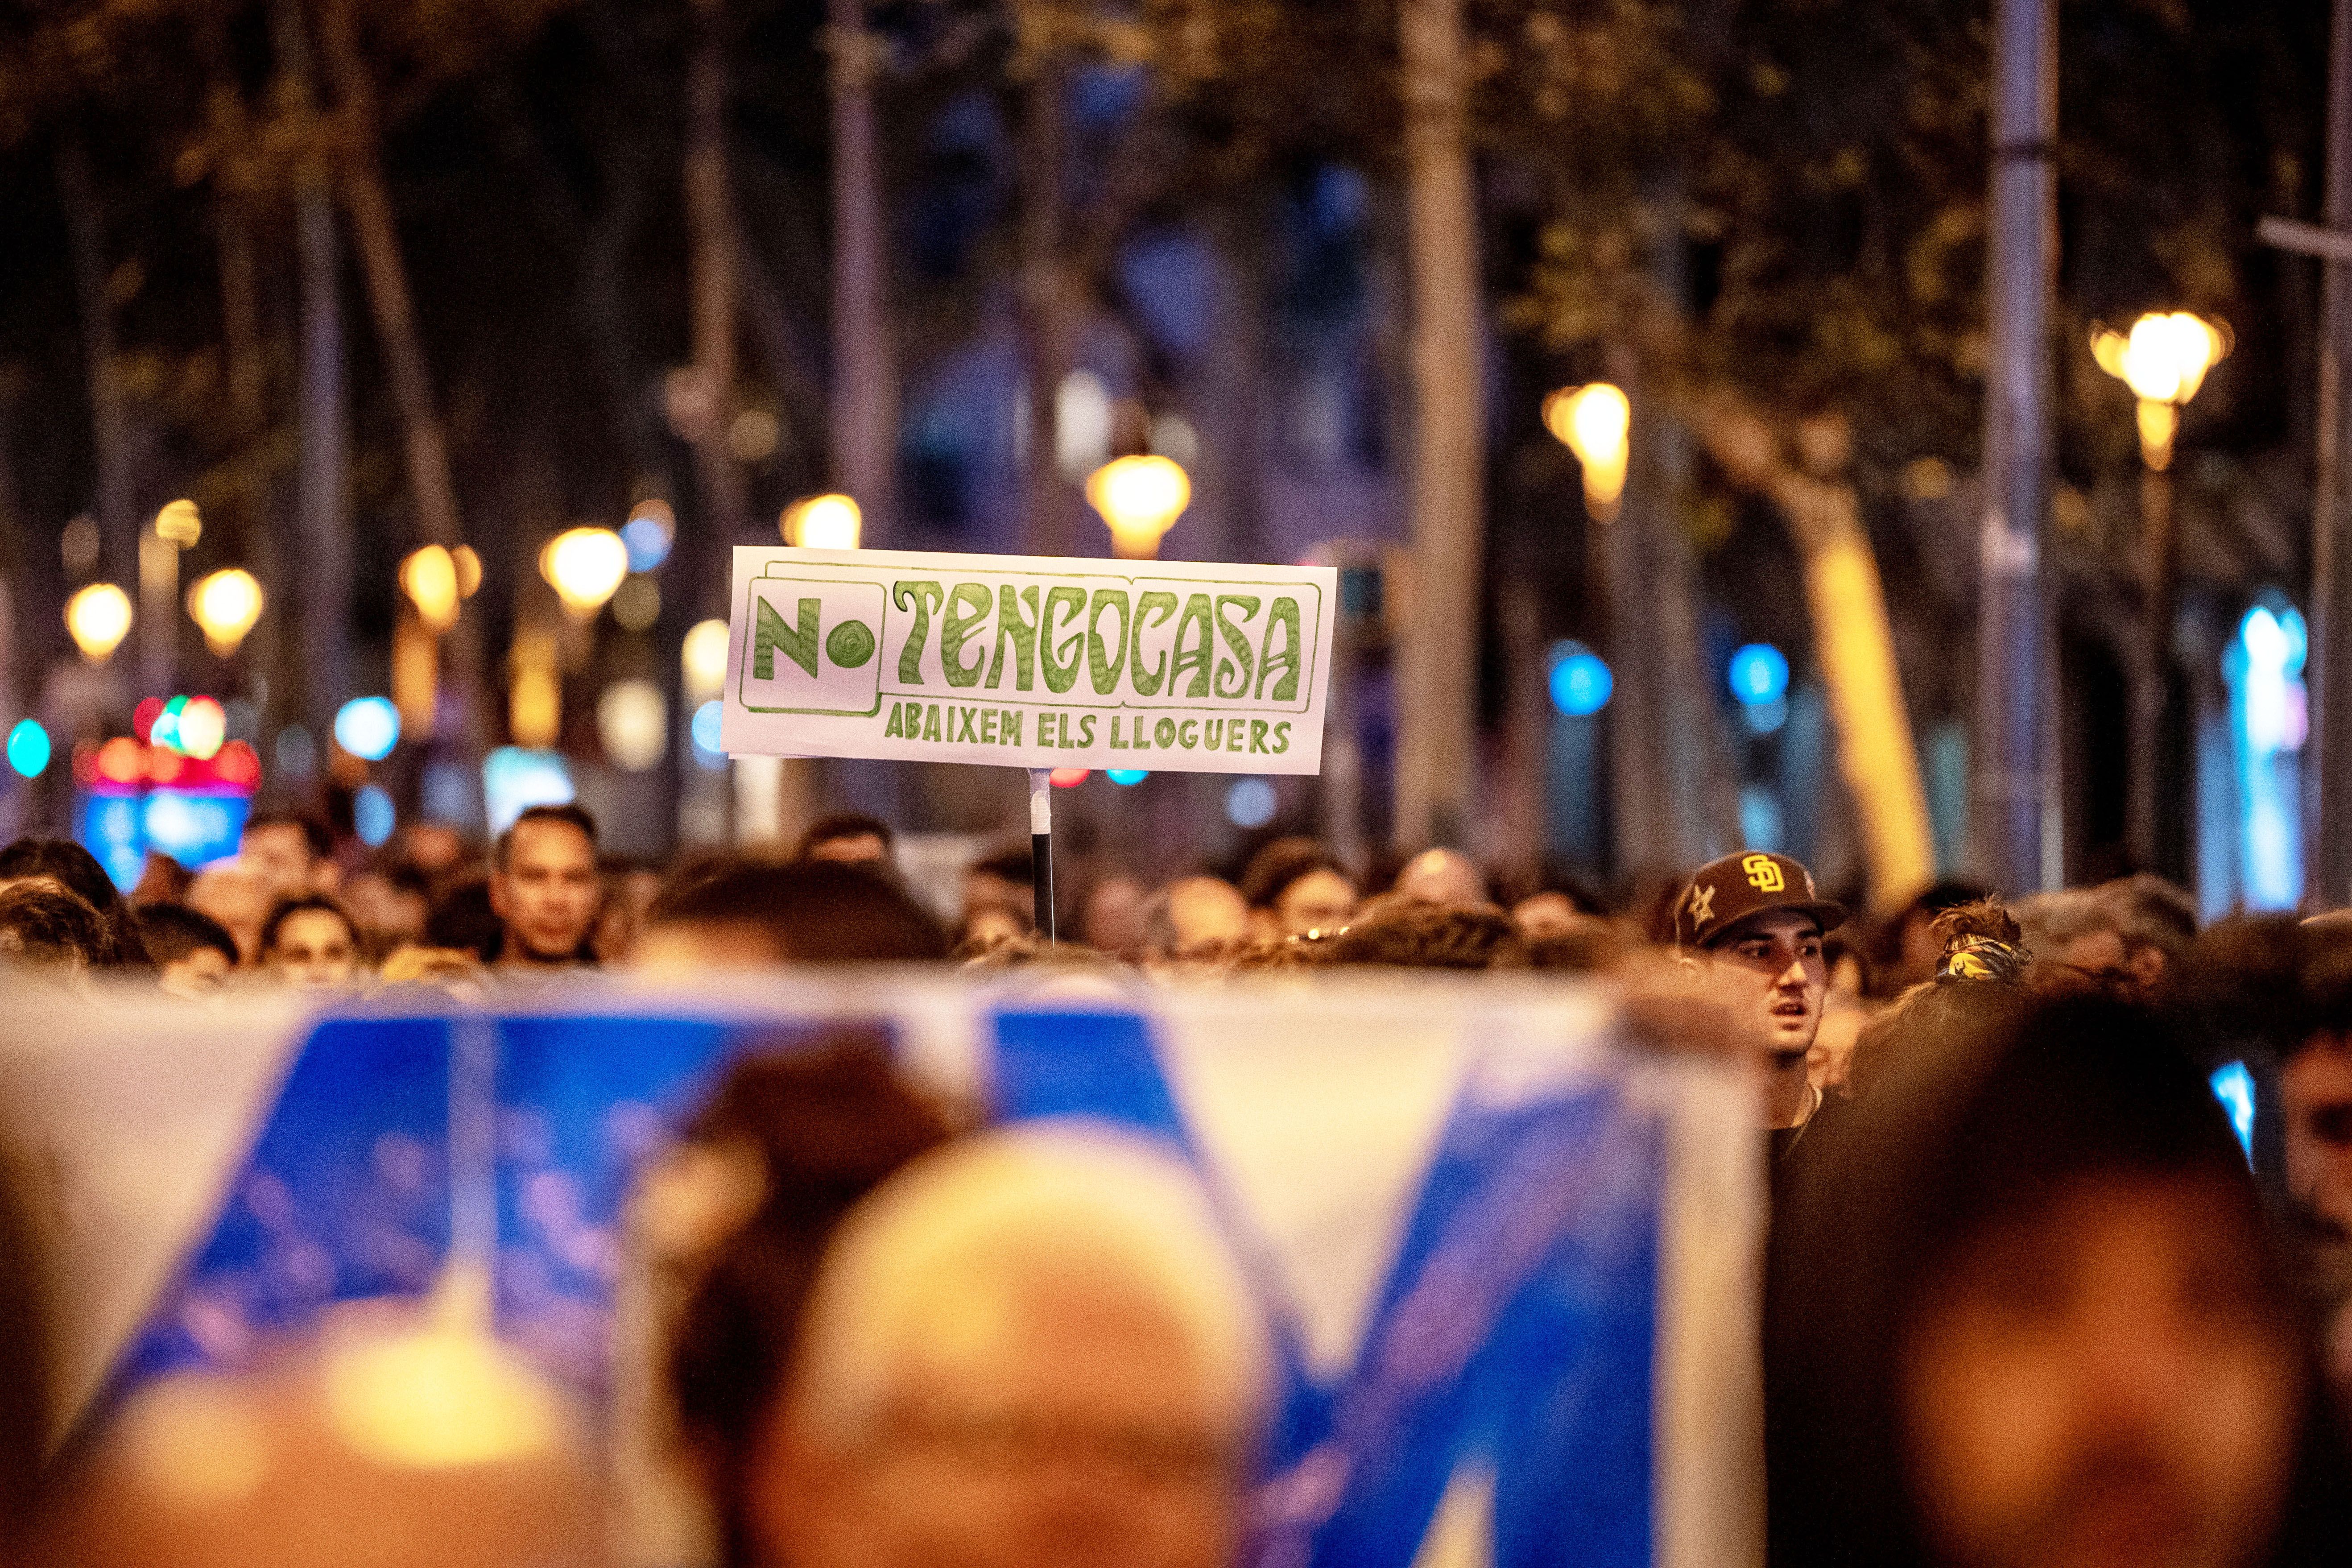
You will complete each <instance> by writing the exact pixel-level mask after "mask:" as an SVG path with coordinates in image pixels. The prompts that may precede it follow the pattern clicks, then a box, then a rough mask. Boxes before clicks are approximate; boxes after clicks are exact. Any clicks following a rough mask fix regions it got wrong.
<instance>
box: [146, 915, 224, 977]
mask: <svg viewBox="0 0 2352 1568" xmlns="http://www.w3.org/2000/svg"><path fill="white" fill-rule="evenodd" d="M137 920H138V922H139V934H140V936H141V938H142V940H143V941H144V942H146V943H147V955H148V956H149V957H150V958H152V959H153V960H154V961H155V962H156V963H178V962H180V960H182V959H184V958H185V957H187V956H188V955H189V954H190V953H192V952H196V951H197V950H198V949H200V948H206V947H209V948H212V949H214V950H215V952H219V953H220V954H221V955H222V956H223V957H225V958H226V959H227V960H228V966H229V967H230V968H231V969H235V968H236V966H237V963H238V956H237V951H236V938H235V937H233V936H231V935H229V933H228V928H227V927H226V926H225V925H223V924H221V923H220V921H216V920H215V919H213V918H212V916H210V915H208V914H205V912H204V911H202V910H192V909H190V908H188V906H187V905H185V904H149V905H148V906H147V907H146V908H144V909H142V910H139V911H138V915H137Z"/></svg>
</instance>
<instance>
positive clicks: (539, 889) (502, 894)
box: [490, 822, 602, 963]
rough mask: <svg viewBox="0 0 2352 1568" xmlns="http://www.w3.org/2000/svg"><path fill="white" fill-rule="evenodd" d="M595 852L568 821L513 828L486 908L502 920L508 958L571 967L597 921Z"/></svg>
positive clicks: (492, 883)
mask: <svg viewBox="0 0 2352 1568" xmlns="http://www.w3.org/2000/svg"><path fill="white" fill-rule="evenodd" d="M601 890H602V889H601V888H600V887H599V884H598V880H597V877H596V848H595V846H594V845H593V844H591V843H589V842H588V836H587V835H586V834H584V833H583V832H581V831H580V829H578V828H577V827H574V826H572V824H570V823H568V822H524V823H519V824H517V825H516V827H515V832H514V838H513V840H512V841H511V842H510V843H509V844H508V846H507V863H506V866H505V868H504V869H502V870H499V871H494V872H492V873H491V875H490V909H491V910H492V911H493V912H495V913H496V914H497V915H498V917H499V920H500V921H503V922H505V925H506V931H507V946H508V952H509V956H510V957H513V958H517V959H520V960H522V961H524V962H527V963H571V962H572V956H573V955H574V954H575V953H577V952H579V951H580V943H581V942H582V941H583V939H584V938H585V937H586V936H587V934H588V927H589V925H590V924H591V922H593V921H594V920H595V918H596V906H597V903H598V901H599V896H600V893H601Z"/></svg>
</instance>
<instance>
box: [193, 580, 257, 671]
mask: <svg viewBox="0 0 2352 1568" xmlns="http://www.w3.org/2000/svg"><path fill="white" fill-rule="evenodd" d="M261 605H262V595H261V584H259V583H258V582H256V581H255V580H254V575H253V574H252V573H250V572H247V570H245V569H244V568H243V567H241V566H230V567H226V568H225V569H223V570H221V571H218V572H215V573H212V574H209V575H206V576H203V577H199V578H197V579H196V580H195V581H194V583H192V584H189V585H188V615H189V616H190V618H192V619H193V620H194V622H195V623H196V625H197V626H202V627H203V628H204V633H205V647H209V648H211V649H212V650H213V652H214V653H215V654H216V655H218V656H219V657H220V658H228V657H229V656H230V655H231V654H233V653H235V652H236V649H237V645H238V644H239V643H242V642H243V641H245V636H246V634H247V632H249V631H251V630H253V627H254V623H256V622H257V621H258V620H260V619H261Z"/></svg>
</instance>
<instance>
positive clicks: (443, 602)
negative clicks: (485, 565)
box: [400, 544, 460, 632]
mask: <svg viewBox="0 0 2352 1568" xmlns="http://www.w3.org/2000/svg"><path fill="white" fill-rule="evenodd" d="M400 587H401V592H403V593H404V594H406V595H408V602H409V603H410V604H412V605H415V606H416V618H417V619H418V620H420V621H423V622H424V623H425V628H426V629H427V630H428V631H434V632H446V631H447V630H448V629H449V628H450V627H451V626H456V625H457V600H458V598H459V597H460V595H459V594H458V592H457V557H456V556H454V555H452V554H450V553H449V552H448V551H447V550H446V549H444V548H443V547H442V546H440V545H438V544H428V545H426V546H425V548H424V549H422V550H419V551H415V552H412V553H411V554H410V555H409V557H408V559H407V560H405V561H403V562H402V563H400Z"/></svg>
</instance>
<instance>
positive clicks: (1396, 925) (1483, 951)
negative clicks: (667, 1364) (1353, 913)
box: [1317, 895, 1528, 969]
mask: <svg viewBox="0 0 2352 1568" xmlns="http://www.w3.org/2000/svg"><path fill="white" fill-rule="evenodd" d="M1317 945H1318V948H1321V949H1323V950H1324V951H1322V952H1318V955H1317V956H1318V957H1319V958H1321V959H1322V961H1323V962H1325V963H1368V964H1386V965H1391V966H1393V967H1397V968H1404V969H1524V968H1525V967H1527V963H1528V952H1527V945H1526V943H1524V942H1521V941H1520V940H1519V931H1518V928H1517V926H1515V925H1513V924H1512V923H1511V917H1510V916H1508V915H1507V914H1505V913H1503V911H1502V910H1494V909H1483V910H1473V909H1458V908H1454V907H1451V906H1442V905H1438V904H1425V903H1423V902H1422V901H1421V900H1418V899H1399V898H1396V897H1395V896H1394V895H1385V896H1384V897H1383V898H1382V900H1379V901H1377V902H1376V903H1375V904H1374V905H1372V906H1370V908H1369V910H1368V912H1367V913H1366V914H1365V915H1363V916H1362V917H1360V918H1359V919H1358V920H1357V921H1356V923H1355V924H1353V925H1351V926H1349V927H1348V929H1347V930H1345V931H1341V932H1339V934H1338V935H1337V936H1335V937H1333V938H1332V939H1331V940H1330V941H1329V942H1324V943H1318V944H1317Z"/></svg>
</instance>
